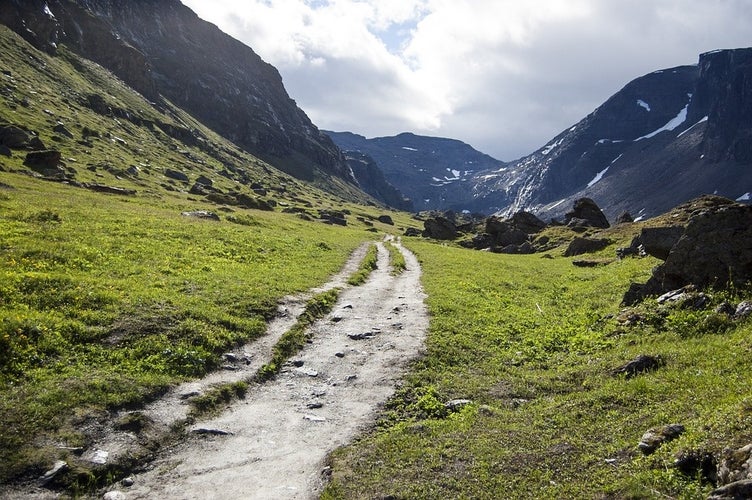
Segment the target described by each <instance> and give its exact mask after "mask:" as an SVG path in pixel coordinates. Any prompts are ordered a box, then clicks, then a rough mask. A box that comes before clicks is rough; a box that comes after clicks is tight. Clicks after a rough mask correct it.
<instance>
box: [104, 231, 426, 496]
mask: <svg viewBox="0 0 752 500" xmlns="http://www.w3.org/2000/svg"><path fill="white" fill-rule="evenodd" d="M378 248H379V259H378V269H377V270H375V271H374V272H373V274H372V275H371V277H370V279H369V280H368V282H367V283H366V284H364V285H362V286H359V287H350V288H346V289H345V290H343V291H342V292H341V294H340V299H339V301H338V303H337V305H336V306H335V308H334V310H333V311H332V313H331V314H329V315H328V316H327V317H325V318H323V319H322V320H319V321H317V322H316V323H315V324H314V325H313V326H312V327H311V328H312V331H313V334H314V335H313V339H312V343H310V344H309V345H308V346H307V347H306V348H305V349H304V350H303V351H302V352H301V353H300V354H299V355H298V356H296V357H295V358H294V360H293V361H294V363H289V364H288V365H286V366H285V368H283V370H282V372H281V373H280V374H279V376H278V377H277V378H276V379H274V380H272V381H270V382H266V383H264V384H261V385H252V386H251V388H250V390H249V392H248V395H247V396H246V398H245V399H244V400H241V401H239V402H237V403H236V404H234V405H233V406H232V407H231V408H230V409H229V410H228V411H226V412H225V413H224V414H222V415H221V416H219V417H216V418H213V419H209V420H206V421H199V422H196V423H195V424H194V425H193V426H192V429H191V430H197V429H204V430H210V431H211V433H204V434H196V433H191V434H189V437H188V438H187V439H186V440H185V441H184V442H182V443H181V444H180V445H178V446H176V447H174V448H172V449H169V450H165V452H164V453H162V454H161V456H160V457H159V458H158V459H157V460H156V461H155V462H154V463H153V464H152V468H151V469H150V470H149V471H147V472H145V473H143V474H140V475H137V476H134V477H133V481H134V483H133V485H132V486H130V487H127V488H126V487H123V486H121V485H118V488H117V490H118V491H119V493H115V494H113V493H111V495H113V496H115V497H118V498H126V499H141V498H144V499H145V498H171V499H172V498H176V499H177V498H181V499H193V498H195V499H199V498H200V499H206V498H213V499H221V498H233V499H236V498H244V499H252V498H258V499H308V498H315V497H316V496H317V494H318V493H319V492H320V489H321V487H322V486H323V481H324V478H323V476H322V471H323V468H324V460H325V458H326V456H327V454H328V453H329V452H331V451H332V450H333V449H335V448H336V447H338V446H341V445H343V444H346V443H348V442H350V441H351V440H352V439H353V438H354V437H355V436H356V435H357V434H358V432H360V431H362V430H364V429H365V428H367V427H368V426H369V425H370V424H372V422H373V418H374V415H375V411H376V410H377V408H378V406H379V405H380V404H382V403H383V402H384V401H385V400H386V399H387V398H388V397H389V396H390V395H391V394H392V392H393V390H394V387H395V383H396V381H397V380H398V379H399V377H400V376H401V375H402V373H403V371H404V368H405V365H406V363H407V362H408V361H409V360H410V359H412V358H414V357H415V356H416V355H418V354H419V352H420V350H421V349H422V346H423V344H424V338H425V334H426V330H427V326H428V317H427V313H426V309H425V306H424V304H423V299H424V294H423V292H422V289H421V286H420V281H419V278H420V267H419V265H418V262H417V259H416V258H415V257H414V256H413V255H412V254H411V253H410V252H409V251H407V250H405V249H403V248H402V247H399V246H398V248H400V250H401V251H402V252H403V254H404V255H405V259H406V262H407V270H406V271H405V272H403V273H402V274H400V275H398V276H392V275H391V274H390V269H389V265H388V259H389V258H388V252H387V250H386V249H385V248H384V246H383V244H381V243H379V244H378ZM356 262H357V261H356ZM351 266H352V264H351ZM350 272H351V271H349V270H343V272H342V273H341V275H342V276H343V277H346V276H347V275H349V273H350ZM341 280H344V278H341ZM333 286H341V283H337V284H335V285H333ZM333 286H331V287H333ZM301 303H302V302H301ZM289 316H291V317H293V321H291V324H292V322H294V316H295V314H293V313H291V314H290V315H289ZM283 331H284V329H283ZM254 350H255V351H256V352H258V349H257V348H254ZM262 357H263V356H262V355H261V354H260V353H258V354H256V353H254V354H253V355H250V360H251V361H254V362H253V363H252V364H253V365H256V364H257V363H259V366H260V363H262V362H263V361H264V359H259V358H262ZM197 384H199V383H197ZM186 391H188V392H192V391H193V389H192V388H191V387H189V386H185V387H182V388H180V389H179V390H178V391H175V395H173V397H178V398H179V397H180V394H185V392H186ZM159 404H164V405H165V406H164V407H160V406H159ZM159 404H157V405H153V408H152V411H154V412H157V413H155V415H159V414H164V413H163V412H169V411H170V408H172V410H173V411H174V408H175V406H174V404H168V403H165V402H164V401H163V402H160V403H159ZM182 406H184V403H183V405H182ZM183 411H184V410H183Z"/></svg>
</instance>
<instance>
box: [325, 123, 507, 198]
mask: <svg viewBox="0 0 752 500" xmlns="http://www.w3.org/2000/svg"><path fill="white" fill-rule="evenodd" d="M326 133H327V134H329V136H330V137H331V138H332V139H333V140H334V142H335V143H336V144H337V145H338V146H339V147H340V148H342V150H344V151H345V152H346V154H348V155H351V154H352V152H358V153H361V154H365V155H368V156H370V157H371V158H373V160H374V161H375V162H376V164H377V165H378V166H379V168H380V169H381V170H382V171H383V172H384V176H385V177H386V179H387V181H388V182H389V183H390V184H392V185H393V186H395V187H396V188H397V189H399V190H400V191H401V192H402V193H403V194H404V195H405V196H407V197H409V198H410V199H411V200H412V202H413V206H414V208H415V209H416V210H434V209H442V210H443V209H456V210H462V209H464V208H466V207H468V206H469V205H470V201H471V199H472V198H471V197H470V196H469V195H470V193H472V186H473V184H474V182H473V179H474V175H475V174H477V173H478V172H481V171H486V170H495V169H499V168H501V167H502V166H503V165H504V162H502V161H499V160H497V159H495V158H492V157H490V156H488V155H486V154H483V153H481V152H479V151H477V150H475V149H473V148H472V147H471V146H469V145H468V144H465V143H464V142H462V141H458V140H454V139H444V138H439V137H426V136H420V135H415V134H410V133H403V134H399V135H397V136H394V137H377V138H374V139H366V138H365V137H363V136H361V135H357V134H353V133H350V132H329V131H327V132H326ZM366 192H368V190H367V189H366Z"/></svg>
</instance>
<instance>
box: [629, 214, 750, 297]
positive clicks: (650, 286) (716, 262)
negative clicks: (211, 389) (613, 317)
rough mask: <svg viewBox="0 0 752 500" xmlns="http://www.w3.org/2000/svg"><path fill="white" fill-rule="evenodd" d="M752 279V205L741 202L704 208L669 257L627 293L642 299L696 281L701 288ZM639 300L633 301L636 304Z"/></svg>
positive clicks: (688, 225)
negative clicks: (649, 276)
mask: <svg viewBox="0 0 752 500" xmlns="http://www.w3.org/2000/svg"><path fill="white" fill-rule="evenodd" d="M750 280H752V207H750V206H747V205H742V204H738V203H733V204H727V205H721V206H718V207H715V208H713V209H706V210H700V211H699V212H698V213H696V214H695V215H693V216H692V217H691V218H690V219H689V222H688V224H687V228H686V229H685V230H684V234H683V235H682V237H681V238H679V241H677V242H676V244H675V245H674V246H673V248H672V249H671V252H670V253H669V255H668V257H667V258H666V261H665V262H664V263H663V264H662V265H660V266H658V267H657V268H655V269H654V270H653V275H652V276H651V278H650V279H649V280H648V282H647V283H645V284H644V285H643V286H639V285H637V286H633V287H630V292H628V295H629V297H628V296H627V295H625V297H624V303H625V304H628V305H629V304H630V302H627V300H632V301H639V300H641V299H642V298H644V297H646V296H649V295H660V294H663V293H665V292H667V291H669V290H676V289H679V288H682V287H684V286H686V285H689V284H692V285H694V286H696V287H697V289H704V288H708V287H710V288H716V289H723V288H725V287H727V286H728V285H730V284H733V285H737V286H743V285H744V284H745V283H747V282H749V281H750ZM634 303H635V302H631V304H634Z"/></svg>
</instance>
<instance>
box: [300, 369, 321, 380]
mask: <svg viewBox="0 0 752 500" xmlns="http://www.w3.org/2000/svg"><path fill="white" fill-rule="evenodd" d="M295 371H296V372H298V373H300V374H302V375H305V376H306V377H311V378H316V377H318V376H319V372H317V371H316V370H312V369H310V368H298V369H297V370H295Z"/></svg>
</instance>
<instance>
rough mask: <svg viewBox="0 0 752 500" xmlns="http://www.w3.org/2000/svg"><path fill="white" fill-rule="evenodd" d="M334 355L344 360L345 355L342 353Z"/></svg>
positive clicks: (338, 352)
mask: <svg viewBox="0 0 752 500" xmlns="http://www.w3.org/2000/svg"><path fill="white" fill-rule="evenodd" d="M334 355H335V356H337V357H338V358H344V357H345V353H344V352H342V351H337V352H335V353H334Z"/></svg>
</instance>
